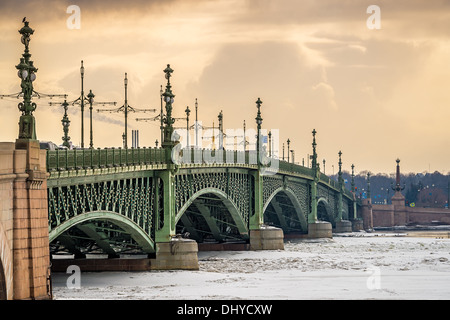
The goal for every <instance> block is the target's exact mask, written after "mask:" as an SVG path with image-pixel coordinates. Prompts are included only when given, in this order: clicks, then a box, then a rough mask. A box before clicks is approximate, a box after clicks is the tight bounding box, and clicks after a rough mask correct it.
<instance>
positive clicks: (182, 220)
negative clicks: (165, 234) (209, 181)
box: [175, 187, 248, 242]
mask: <svg viewBox="0 0 450 320" xmlns="http://www.w3.org/2000/svg"><path fill="white" fill-rule="evenodd" d="M175 224H177V231H180V232H182V233H183V232H184V231H186V232H189V234H190V237H191V238H193V239H195V240H196V241H198V242H203V240H204V239H207V238H211V239H214V240H215V241H218V242H223V241H228V240H239V241H242V240H245V241H246V240H248V221H245V220H244V219H243V217H242V215H241V213H240V212H239V210H238V207H237V206H236V204H235V203H234V202H233V201H232V200H231V199H230V198H229V197H228V196H227V194H226V193H225V192H224V191H222V190H220V189H217V188H213V187H208V188H204V189H201V190H199V191H197V192H196V193H195V194H193V195H192V196H191V197H190V198H189V199H188V200H187V201H186V202H185V203H184V205H183V206H182V207H181V208H180V210H179V211H178V212H177V214H176V217H175ZM208 235H209V237H208Z"/></svg>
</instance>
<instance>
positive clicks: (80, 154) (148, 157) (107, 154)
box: [47, 147, 165, 171]
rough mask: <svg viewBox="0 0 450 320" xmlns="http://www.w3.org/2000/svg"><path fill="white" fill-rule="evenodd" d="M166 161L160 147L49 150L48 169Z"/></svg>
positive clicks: (104, 166)
mask: <svg viewBox="0 0 450 320" xmlns="http://www.w3.org/2000/svg"><path fill="white" fill-rule="evenodd" d="M162 163H165V156H164V149H160V148H145V147H144V148H130V149H122V148H105V149H100V148H98V149H80V150H68V149H66V150H52V151H47V171H64V170H75V169H87V168H107V167H120V166H129V165H140V164H162Z"/></svg>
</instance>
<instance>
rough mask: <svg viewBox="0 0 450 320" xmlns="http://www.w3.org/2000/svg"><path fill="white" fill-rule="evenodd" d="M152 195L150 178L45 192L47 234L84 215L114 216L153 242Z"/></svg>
mask: <svg viewBox="0 0 450 320" xmlns="http://www.w3.org/2000/svg"><path fill="white" fill-rule="evenodd" d="M155 194H156V193H155V184H154V183H153V178H151V177H147V178H135V179H122V180H112V181H103V182H99V183H90V184H76V185H69V186H59V187H53V188H49V189H48V208H49V217H48V218H49V230H52V229H54V228H55V227H57V226H59V225H61V224H63V223H64V222H67V221H69V220H70V219H71V218H74V217H76V216H78V215H81V214H84V213H87V212H95V211H99V212H114V213H117V214H119V215H122V216H125V217H127V218H128V219H130V220H132V221H133V222H134V223H135V224H136V225H137V226H139V227H140V228H141V229H142V230H143V231H144V232H145V233H147V234H149V235H152V238H154V231H153V227H152V221H153V211H154V205H155V197H156V196H155Z"/></svg>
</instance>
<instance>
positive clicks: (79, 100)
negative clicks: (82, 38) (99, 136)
mask: <svg viewBox="0 0 450 320" xmlns="http://www.w3.org/2000/svg"><path fill="white" fill-rule="evenodd" d="M84 73H85V69H84V64H83V60H81V67H80V75H81V95H80V96H79V97H78V98H77V99H76V100H74V101H72V102H71V103H72V105H75V104H80V109H81V145H80V146H81V148H84V106H85V104H86V103H88V104H89V105H90V106H89V109H90V110H89V111H90V117H89V119H90V125H89V126H90V148H93V145H92V139H93V138H92V135H93V133H92V107H93V104H94V100H92V103H91V101H90V98H89V94H91V93H92V90H90V92H89V94H88V96H85V95H84ZM91 98H92V99H93V98H94V96H93V94H92V95H91ZM95 104H101V105H116V102H96V103H95Z"/></svg>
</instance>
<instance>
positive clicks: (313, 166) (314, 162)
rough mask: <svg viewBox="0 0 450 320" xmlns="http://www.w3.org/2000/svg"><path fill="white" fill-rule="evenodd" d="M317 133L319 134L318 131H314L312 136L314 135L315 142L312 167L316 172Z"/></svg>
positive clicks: (313, 144) (313, 143)
mask: <svg viewBox="0 0 450 320" xmlns="http://www.w3.org/2000/svg"><path fill="white" fill-rule="evenodd" d="M316 133H317V131H316V129H313V131H312V135H313V142H312V147H313V154H312V159H311V160H312V164H311V167H312V168H313V170H314V171H316V170H317V152H316V146H317V143H316ZM314 173H315V172H314Z"/></svg>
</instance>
